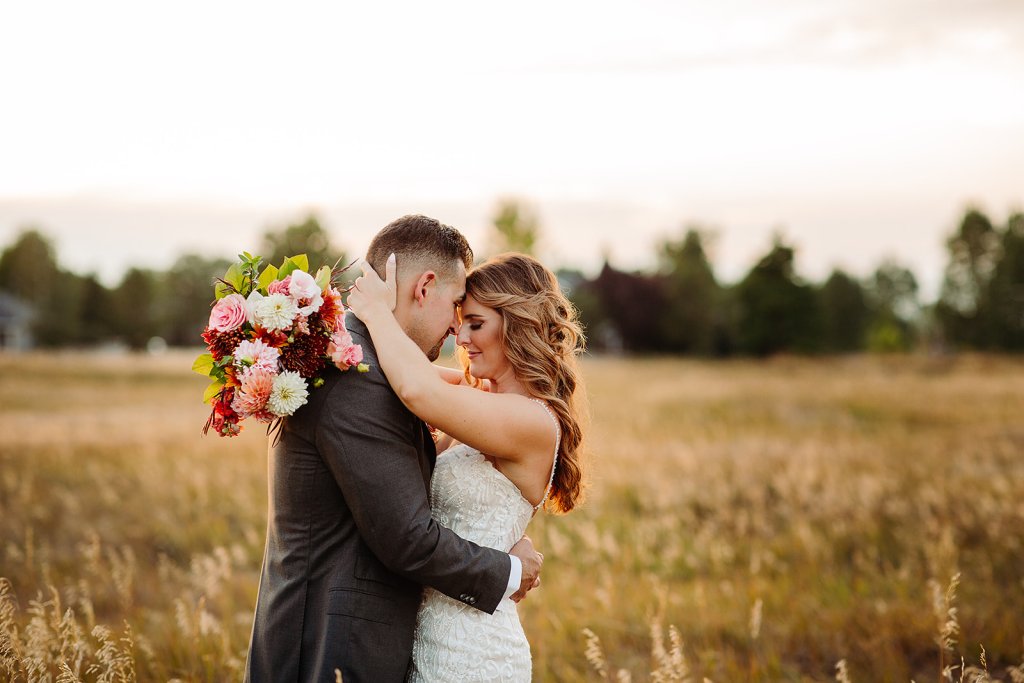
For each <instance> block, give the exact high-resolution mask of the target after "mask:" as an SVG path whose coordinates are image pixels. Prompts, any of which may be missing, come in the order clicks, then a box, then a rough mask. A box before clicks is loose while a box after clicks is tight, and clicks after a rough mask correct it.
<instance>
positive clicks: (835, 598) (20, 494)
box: [0, 352, 1024, 683]
mask: <svg viewBox="0 0 1024 683" xmlns="http://www.w3.org/2000/svg"><path fill="white" fill-rule="evenodd" d="M191 359H192V358H191V356H190V355H188V354H180V353H177V352H175V353H171V354H167V355H163V356H158V357H146V356H139V357H125V356H103V355H84V354H66V355H56V356H45V355H0V577H3V579H0V680H17V681H35V680H50V681H58V680H59V681H64V682H71V681H79V680H81V681H94V680H98V681H120V680H135V679H137V680H142V681H168V680H173V679H176V680H180V681H229V680H238V679H240V677H241V672H242V669H243V667H244V662H245V652H246V648H247V644H248V638H249V632H250V628H251V623H252V621H251V619H252V612H253V606H254V604H255V597H256V587H257V581H258V577H259V569H260V561H261V557H262V552H263V542H264V533H265V528H266V527H265V524H266V502H267V501H266V490H267V484H266V460H265V457H266V436H265V434H264V432H263V431H262V430H261V429H260V426H259V425H250V426H248V428H247V429H246V431H245V432H244V433H243V434H242V436H241V437H239V438H237V439H234V440H227V439H221V438H218V437H216V436H213V435H211V436H208V437H205V438H204V437H202V436H201V434H200V429H201V427H202V424H203V422H204V421H205V418H206V407H205V406H203V405H202V404H201V403H200V400H199V397H200V395H201V393H202V390H203V388H204V384H205V382H204V380H203V379H202V378H200V377H198V376H196V375H193V374H191V373H190V372H189V366H190V364H191ZM585 371H586V376H587V380H588V382H589V395H590V403H591V414H592V425H591V428H590V431H589V436H590V438H589V446H590V450H591V453H592V472H593V476H592V486H591V489H590V495H589V498H588V501H587V503H586V504H585V506H584V507H583V508H581V509H580V510H578V511H577V512H574V513H573V514H571V515H569V516H567V517H538V519H536V520H535V521H534V523H533V525H532V527H531V532H530V533H531V535H532V537H533V538H534V541H535V544H536V545H537V546H538V548H539V549H541V550H542V551H543V552H544V553H545V556H546V562H545V566H544V574H543V585H542V587H541V588H540V589H539V590H537V591H535V592H534V593H532V594H531V595H530V596H529V598H528V599H527V600H526V601H525V602H524V603H523V604H522V605H521V607H520V612H521V615H522V618H523V622H524V625H525V628H526V632H527V635H528V636H529V638H530V641H531V643H532V647H533V656H534V678H535V680H540V681H567V682H573V681H598V680H601V679H602V678H607V679H608V680H618V681H625V680H632V681H646V680H655V681H667V680H692V681H695V682H698V683H699V682H701V681H702V680H703V679H705V678H707V679H709V680H711V681H715V682H716V683H723V682H728V681H830V680H837V679H838V680H849V681H854V682H861V683H869V682H878V681H901V682H907V681H910V680H916V681H918V682H919V683H921V682H923V681H936V680H940V681H941V680H954V681H955V680H961V677H962V680H969V681H974V680H1001V681H1014V682H1015V683H1019V682H1021V681H1024V663H1022V662H1024V359H1019V358H1018V359H1007V358H990V357H975V356H971V357H960V358H955V359H952V358H941V359H939V358H924V357H882V358H874V357H851V358H841V359H811V360H807V359H792V358H779V359H774V360H771V361H768V362H764V363H758V362H753V361H730V362H723V363H714V362H701V361H685V360H667V359H649V360H621V359H611V358H593V359H588V361H587V362H586V365H585ZM954 577H958V579H956V578H954ZM982 647H983V648H984V650H982ZM961 658H963V661H964V662H965V663H966V666H967V667H974V669H972V670H970V671H968V672H967V673H966V674H965V673H964V672H963V670H962V669H960V668H959V667H960V666H961V661H962V660H961ZM840 660H842V661H843V663H842V665H841V666H840V667H839V668H838V669H837V664H838V663H839V662H840ZM947 667H956V668H952V669H949V670H948V672H947V674H946V675H945V676H943V673H942V672H943V669H945V668H947ZM986 667H987V673H986V671H985V668H986Z"/></svg>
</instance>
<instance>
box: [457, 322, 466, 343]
mask: <svg viewBox="0 0 1024 683" xmlns="http://www.w3.org/2000/svg"><path fill="white" fill-rule="evenodd" d="M463 332H465V334H463ZM455 343H456V344H458V345H459V346H466V345H468V344H469V325H465V324H462V325H459V326H458V327H457V328H455Z"/></svg>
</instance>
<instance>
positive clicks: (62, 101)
mask: <svg viewBox="0 0 1024 683" xmlns="http://www.w3.org/2000/svg"><path fill="white" fill-rule="evenodd" d="M361 5H368V6H360V7H349V6H348V4H347V3H326V2H325V3H288V4H282V3H274V4H271V3H252V2H248V3H200V2H179V3H170V4H164V5H161V6H160V9H156V6H154V5H152V4H150V3H137V2H94V3H72V2H67V3H50V2H32V3H18V5H17V6H15V7H5V8H4V9H0V64H2V65H3V66H0V92H2V93H3V100H4V106H3V107H2V109H0V244H7V243H8V242H9V241H10V240H11V239H12V238H13V236H14V235H15V234H16V233H17V231H18V230H19V229H20V228H21V227H22V226H24V225H26V224H31V223H34V224H38V225H40V226H41V227H42V228H43V229H44V231H46V232H47V233H48V234H50V235H52V236H53V237H54V238H55V240H56V242H57V246H58V252H59V254H60V258H61V261H62V262H63V263H66V264H67V265H69V266H70V267H72V268H75V269H78V270H82V271H84V270H97V271H99V272H101V273H102V274H103V275H104V277H105V278H107V279H114V278H116V276H117V275H118V274H119V273H120V272H121V271H122V270H123V269H124V267H125V266H127V265H129V264H140V265H152V266H155V267H163V266H166V265H167V264H169V263H170V262H171V261H172V260H173V259H174V257H176V256H177V255H178V254H180V253H183V252H184V251H197V250H202V251H206V252H208V253H210V254H223V255H232V254H234V253H235V252H237V251H240V250H242V249H249V248H253V247H254V246H255V245H254V241H255V240H257V238H258V235H259V234H260V233H261V232H262V231H263V230H264V229H266V228H267V227H268V226H271V225H279V224H282V223H284V222H286V221H288V220H291V219H294V218H299V217H301V216H302V215H303V214H304V212H305V211H306V210H308V209H316V210H317V211H318V213H319V214H320V216H321V217H322V218H323V220H324V221H325V223H326V224H327V226H328V227H330V228H332V230H334V231H335V232H336V233H337V236H338V242H339V243H340V244H341V245H343V246H345V247H346V248H347V249H349V250H350V251H360V250H362V249H363V248H364V247H365V245H366V243H367V242H368V240H369V238H370V236H371V235H372V234H373V232H375V231H376V230H377V229H378V228H379V227H381V226H382V225H383V224H384V223H386V222H387V221H388V220H390V219H391V218H393V217H395V216H397V215H400V214H402V213H407V212H409V211H421V212H424V213H432V214H433V215H435V216H436V217H438V218H440V219H441V220H444V221H445V222H450V223H453V224H455V225H456V226H457V227H460V228H461V229H463V230H464V232H466V234H467V236H469V237H470V240H471V241H474V240H480V239H482V236H483V234H484V230H485V228H486V225H487V222H488V217H489V214H490V211H491V208H492V207H493V204H494V201H495V199H496V198H497V197H499V196H509V195H512V196H518V197H522V198H524V199H526V200H528V201H530V202H531V203H533V204H534V206H536V207H537V209H538V211H539V213H540V218H541V221H542V225H543V227H544V230H545V235H546V241H545V246H546V254H544V256H546V258H547V259H548V260H549V261H550V262H551V263H552V265H562V264H567V265H577V266H581V267H584V268H594V267H596V265H597V264H598V263H600V259H601V255H602V254H603V253H610V254H612V258H613V263H615V264H616V265H619V266H620V267H647V266H650V265H651V264H652V263H653V245H654V244H655V242H656V241H657V239H659V238H660V237H662V236H665V235H671V234H678V232H679V230H680V229H681V227H682V226H683V225H685V224H687V223H700V224H703V225H707V226H713V227H716V228H718V230H719V239H718V240H717V242H716V245H715V252H714V254H715V259H714V260H715V265H716V267H717V270H718V272H719V274H720V275H721V276H722V277H723V278H724V279H726V280H730V279H732V278H735V277H737V276H739V275H740V274H742V273H743V272H745V270H746V269H747V268H749V266H750V265H751V263H752V261H753V259H755V258H756V257H757V256H758V255H760V254H761V253H763V252H764V251H765V250H766V248H767V246H768V245H769V243H770V239H771V234H772V232H773V231H774V230H776V229H780V228H781V229H782V231H783V233H784V234H785V235H787V236H788V237H789V238H790V239H791V240H793V241H794V242H795V243H796V244H797V246H798V247H799V249H800V251H799V264H800V270H801V271H802V272H804V273H806V274H808V275H809V276H811V277H822V276H824V275H826V274H827V272H828V270H829V269H830V268H831V267H832V266H834V265H842V266H845V267H847V268H848V269H851V270H853V271H854V272H856V273H858V274H865V273H866V272H867V271H868V270H870V269H871V268H872V267H873V266H874V265H876V264H877V263H878V261H879V260H880V259H881V258H882V257H884V256H886V255H893V256H896V257H897V258H899V259H900V260H901V261H903V262H904V263H907V264H909V265H911V266H912V267H913V268H914V270H915V271H917V272H918V275H919V277H920V278H921V280H922V281H923V284H924V285H925V288H926V290H934V287H935V281H936V280H937V278H938V276H939V275H940V273H941V268H942V265H943V263H944V258H945V256H944V253H943V246H942V244H943V236H944V234H945V233H947V232H948V231H949V230H951V229H952V227H953V225H954V224H955V222H956V220H957V218H958V217H959V214H960V213H961V212H962V209H963V208H964V206H965V205H966V204H967V203H969V202H973V203H976V204H979V205H980V206H982V207H983V208H984V209H986V210H988V211H989V213H990V215H991V216H992V217H993V218H994V219H996V220H998V221H1002V220H1005V217H1006V215H1007V214H1008V212H1009V211H1010V210H1012V209H1020V208H1021V207H1024V4H1022V3H1021V2H1019V1H1018V0H998V1H996V0H976V1H972V2H968V1H966V0H965V1H962V2H952V1H950V0H933V1H923V0H919V1H913V2H911V1H905V0H893V1H892V2H881V1H868V2H864V1H860V2H853V1H850V2H847V1H846V0H828V1H827V2H820V1H815V0H790V1H781V2H772V3H764V2H757V1H756V0H731V1H726V2H719V3H705V2H696V1H688V2H653V1H646V2H632V3H615V4H612V3H593V2H589V3H583V2H562V3H551V2H518V3H514V4H504V5H498V4H494V3H480V2H445V3H399V4H395V3H361Z"/></svg>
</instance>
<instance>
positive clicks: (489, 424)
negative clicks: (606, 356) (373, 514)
mask: <svg viewBox="0 0 1024 683" xmlns="http://www.w3.org/2000/svg"><path fill="white" fill-rule="evenodd" d="M396 269H397V265H396V263H395V259H394V255H392V256H391V258H390V259H389V260H388V263H387V269H386V272H385V278H386V279H385V280H381V279H380V277H379V276H378V275H377V273H376V272H375V271H374V270H373V269H372V268H371V267H370V266H369V265H368V264H366V263H365V262H364V264H363V276H362V277H360V278H359V279H357V280H356V282H355V285H354V287H353V289H352V291H351V292H350V293H349V299H348V305H349V307H350V308H351V309H352V311H353V312H354V313H355V314H356V316H357V317H358V318H359V319H361V320H362V321H363V322H364V323H365V324H366V327H367V328H368V329H369V331H370V334H371V336H372V337H373V344H374V346H375V347H376V350H377V356H378V361H379V362H380V365H381V369H382V370H383V371H384V373H385V374H386V375H387V378H388V381H389V382H390V384H391V386H392V388H393V389H394V391H395V393H396V394H397V395H398V397H399V398H400V399H401V400H402V402H403V403H404V404H405V405H406V406H407V407H408V408H409V410H411V411H412V412H413V413H415V414H416V415H417V416H418V417H419V418H420V419H422V420H423V421H424V422H426V423H427V424H429V425H432V426H433V427H434V428H435V429H436V430H438V432H439V436H438V440H437V446H438V448H437V450H438V451H439V452H440V451H442V449H446V450H444V452H442V453H441V454H440V455H439V456H438V458H437V466H436V468H435V470H434V474H433V478H432V479H431V484H430V506H431V515H432V516H433V517H434V519H435V520H437V521H438V523H440V524H442V525H444V526H446V527H448V528H450V529H451V530H452V531H454V532H455V533H457V534H458V535H460V536H462V537H463V538H466V539H468V540H471V541H474V542H476V543H478V544H480V545H484V546H489V547H492V548H496V549H498V550H502V551H506V552H507V551H508V550H509V549H510V548H511V547H512V545H513V544H514V543H515V542H516V541H518V540H519V539H520V538H521V537H522V536H523V534H524V532H525V531H526V526H527V524H529V522H530V519H531V518H532V517H533V515H534V514H535V513H536V512H537V510H539V509H542V508H543V509H547V510H549V511H551V512H556V513H565V512H569V511H570V510H572V509H573V508H574V507H575V506H576V504H577V503H578V502H579V500H580V496H581V493H582V463H581V461H580V451H579V449H580V442H581V440H582V431H581V424H580V407H579V397H580V396H581V395H582V393H583V390H582V384H581V380H580V375H579V370H578V367H577V357H578V355H579V354H580V352H581V350H582V343H583V336H582V332H581V330H580V327H579V325H578V323H577V321H576V316H575V311H574V309H573V307H572V304H571V303H569V301H568V300H567V299H566V298H565V296H564V295H563V294H562V292H561V289H560V288H559V285H558V280H557V279H556V278H555V276H554V274H553V273H552V272H551V271H550V270H548V269H547V268H545V267H544V266H543V265H541V264H540V263H539V262H538V261H537V260H536V259H534V258H532V257H530V256H526V255H523V254H504V255H502V256H498V257H496V258H494V259H492V260H490V261H488V262H486V263H485V264H483V265H481V266H479V267H477V268H475V269H473V270H472V271H471V272H470V273H469V275H468V276H467V278H466V297H465V300H464V301H463V303H462V305H461V325H460V328H459V331H458V335H457V342H458V346H459V357H460V361H461V362H462V367H463V372H461V373H460V372H458V371H457V370H452V369H447V368H440V367H435V366H433V365H432V364H431V363H430V361H429V360H427V359H426V357H425V356H424V355H423V352H422V351H421V350H420V349H419V347H417V346H416V344H415V343H413V342H412V341H411V340H410V339H409V338H408V337H407V336H406V335H405V333H404V332H403V330H402V328H401V327H400V326H399V324H398V322H397V321H396V320H395V317H394V315H393V314H392V309H393V308H394V305H395V289H394V284H393V283H394V282H395V281H396V278H395V272H396ZM530 675H531V660H530V646H529V643H528V642H527V640H526V636H525V634H524V633H523V628H522V625H521V624H520V622H519V616H518V614H517V613H516V605H515V603H514V602H513V601H512V600H510V599H506V600H504V601H503V602H502V603H501V604H499V606H498V608H497V610H495V612H494V614H486V613H484V612H481V611H479V610H476V609H473V608H472V607H470V606H469V605H466V604H464V603H462V602H459V601H457V600H453V599H451V598H449V597H448V596H446V595H444V594H442V593H440V592H438V591H436V590H433V589H431V588H426V589H425V591H424V596H423V601H422V603H421V605H420V609H419V613H418V615H417V621H416V635H415V640H414V642H413V656H412V664H411V668H410V670H409V674H408V680H409V681H529V680H530Z"/></svg>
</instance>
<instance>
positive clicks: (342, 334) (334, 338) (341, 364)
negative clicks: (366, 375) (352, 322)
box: [327, 328, 363, 370]
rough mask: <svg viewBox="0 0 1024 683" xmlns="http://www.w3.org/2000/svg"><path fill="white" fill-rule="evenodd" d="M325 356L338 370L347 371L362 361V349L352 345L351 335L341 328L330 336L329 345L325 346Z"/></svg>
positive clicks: (357, 345)
mask: <svg viewBox="0 0 1024 683" xmlns="http://www.w3.org/2000/svg"><path fill="white" fill-rule="evenodd" d="M327 354H328V355H329V356H330V357H331V361H332V362H333V363H334V365H335V366H337V368H338V369H339V370H348V369H349V368H350V367H352V366H353V365H358V364H359V363H361V362H362V360H363V347H362V346H360V345H359V344H354V343H352V335H350V334H349V333H348V330H346V329H345V328H342V329H340V330H337V331H335V333H334V334H332V335H331V343H330V344H328V345H327Z"/></svg>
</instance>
